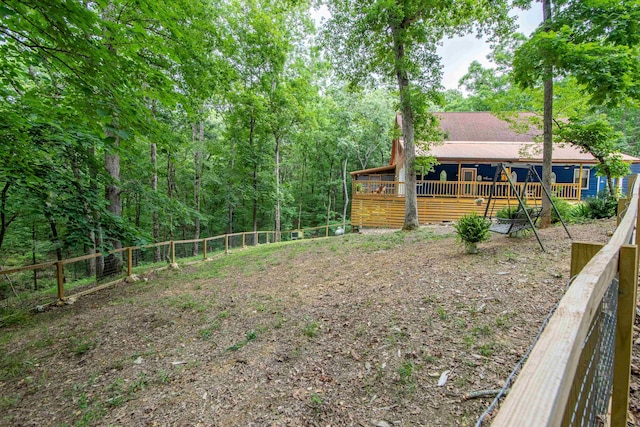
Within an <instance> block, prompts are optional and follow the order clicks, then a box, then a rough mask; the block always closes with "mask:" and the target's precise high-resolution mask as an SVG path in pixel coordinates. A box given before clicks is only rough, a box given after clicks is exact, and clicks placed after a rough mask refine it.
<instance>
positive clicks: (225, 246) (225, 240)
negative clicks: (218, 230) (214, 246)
mask: <svg viewBox="0 0 640 427" xmlns="http://www.w3.org/2000/svg"><path fill="white" fill-rule="evenodd" d="M224 253H225V254H228V253H229V235H228V234H225V235H224Z"/></svg>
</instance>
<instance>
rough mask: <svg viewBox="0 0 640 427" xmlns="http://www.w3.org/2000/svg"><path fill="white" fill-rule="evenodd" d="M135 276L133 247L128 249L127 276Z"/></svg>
mask: <svg viewBox="0 0 640 427" xmlns="http://www.w3.org/2000/svg"><path fill="white" fill-rule="evenodd" d="M132 274H133V249H132V248H131V246H129V247H128V248H127V276H128V277H129V276H131V275H132Z"/></svg>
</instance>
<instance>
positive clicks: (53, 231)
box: [49, 218, 62, 261]
mask: <svg viewBox="0 0 640 427" xmlns="http://www.w3.org/2000/svg"><path fill="white" fill-rule="evenodd" d="M49 227H50V228H51V241H52V242H54V244H55V245H56V260H58V261H62V246H60V243H61V242H60V240H59V238H58V227H57V226H56V222H55V221H54V220H53V219H52V218H49Z"/></svg>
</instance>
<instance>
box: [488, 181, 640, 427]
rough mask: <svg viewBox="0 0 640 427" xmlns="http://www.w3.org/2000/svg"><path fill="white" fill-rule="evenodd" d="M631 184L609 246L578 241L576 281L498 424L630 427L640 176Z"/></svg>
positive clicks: (573, 273) (535, 348)
mask: <svg viewBox="0 0 640 427" xmlns="http://www.w3.org/2000/svg"><path fill="white" fill-rule="evenodd" d="M629 185H630V188H629V190H631V191H628V194H630V195H631V196H629V197H630V198H629V199H625V200H622V201H621V203H619V205H618V210H619V214H618V215H619V218H618V221H619V224H618V228H617V229H616V231H615V233H614V234H613V236H612V237H611V240H610V241H609V243H607V244H606V245H601V244H596V243H584V242H574V243H573V247H572V252H571V276H572V277H573V278H574V280H573V281H572V282H571V284H570V287H569V288H568V290H567V292H566V293H565V295H564V296H563V298H562V299H561V300H560V302H559V303H558V305H557V307H556V308H555V311H554V312H553V315H552V316H551V317H550V318H549V319H548V323H546V328H544V330H543V332H542V333H541V334H540V335H539V339H538V341H537V342H536V343H535V345H534V346H533V347H532V349H531V350H530V353H526V354H528V358H527V357H526V356H525V358H524V359H523V360H526V363H525V364H524V366H523V368H522V371H521V372H520V373H519V374H518V377H517V378H516V381H515V383H514V385H513V388H512V389H511V392H510V393H509V395H508V396H507V398H506V399H505V401H504V402H503V403H502V406H501V408H500V410H499V412H498V414H497V416H496V418H495V420H494V421H493V424H492V426H493V427H503V426H504V427H507V426H583V425H585V426H599V425H612V426H626V425H627V409H628V403H629V376H630V371H631V352H632V340H633V325H634V317H635V310H636V295H637V286H638V246H637V242H638V240H637V232H638V229H639V226H640V221H639V217H638V210H639V205H638V192H639V187H640V179H637V176H634V177H633V179H631V180H630V184H629ZM634 231H635V233H634ZM516 372H517V370H515V371H514V374H515V373H516ZM514 374H512V376H510V379H511V378H513V375H514ZM508 385H509V384H507V386H508ZM507 386H505V389H506V387H507ZM495 403H497V400H496V401H494V404H492V406H493V405H495ZM488 412H489V411H487V412H486V413H485V415H486V414H488ZM485 415H483V417H482V418H481V419H480V420H479V421H478V424H477V425H481V424H482V423H483V421H484V418H485Z"/></svg>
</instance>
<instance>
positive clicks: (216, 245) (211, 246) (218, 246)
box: [207, 236, 225, 257]
mask: <svg viewBox="0 0 640 427" xmlns="http://www.w3.org/2000/svg"><path fill="white" fill-rule="evenodd" d="M224 251H225V236H218V237H213V238H211V239H207V257H213V256H215V255H218V254H221V253H224Z"/></svg>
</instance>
